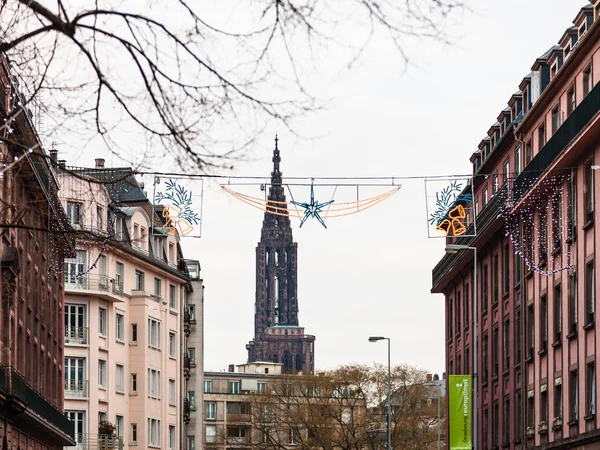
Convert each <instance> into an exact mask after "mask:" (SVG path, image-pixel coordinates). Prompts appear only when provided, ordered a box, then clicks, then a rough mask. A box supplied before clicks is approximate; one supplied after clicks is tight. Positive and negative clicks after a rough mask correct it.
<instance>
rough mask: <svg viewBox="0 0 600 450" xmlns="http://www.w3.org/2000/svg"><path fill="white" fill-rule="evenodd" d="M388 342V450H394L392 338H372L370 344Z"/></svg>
mask: <svg viewBox="0 0 600 450" xmlns="http://www.w3.org/2000/svg"><path fill="white" fill-rule="evenodd" d="M384 339H385V340H387V343H388V385H387V450H392V366H391V358H390V338H387V337H383V336H371V337H370V338H369V342H377V341H383V340H384Z"/></svg>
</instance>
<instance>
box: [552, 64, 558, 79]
mask: <svg viewBox="0 0 600 450" xmlns="http://www.w3.org/2000/svg"><path fill="white" fill-rule="evenodd" d="M556 72H558V63H554V64H552V67H550V79H552V78H554V77H555V76H556Z"/></svg>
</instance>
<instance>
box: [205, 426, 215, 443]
mask: <svg viewBox="0 0 600 450" xmlns="http://www.w3.org/2000/svg"><path fill="white" fill-rule="evenodd" d="M205 431H206V436H205V439H204V442H206V443H207V444H214V443H215V442H217V426H216V425H206V427H205Z"/></svg>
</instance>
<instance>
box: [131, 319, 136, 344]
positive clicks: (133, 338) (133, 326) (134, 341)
mask: <svg viewBox="0 0 600 450" xmlns="http://www.w3.org/2000/svg"><path fill="white" fill-rule="evenodd" d="M131 343H132V344H137V323H132V324H131Z"/></svg>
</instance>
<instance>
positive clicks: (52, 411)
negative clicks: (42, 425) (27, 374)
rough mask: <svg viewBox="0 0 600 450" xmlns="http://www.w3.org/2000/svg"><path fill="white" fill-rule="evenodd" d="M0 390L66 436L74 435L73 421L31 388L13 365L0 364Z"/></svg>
mask: <svg viewBox="0 0 600 450" xmlns="http://www.w3.org/2000/svg"><path fill="white" fill-rule="evenodd" d="M0 390H2V391H3V392H4V393H6V394H7V395H8V396H9V397H12V398H14V399H16V400H17V401H18V402H19V403H21V404H23V405H24V406H25V408H26V409H29V410H30V411H32V412H34V413H35V414H37V415H38V416H39V417H40V418H41V419H42V420H45V421H47V422H48V423H49V424H51V425H52V426H54V427H55V428H57V429H59V430H61V431H62V432H63V433H65V434H66V435H67V436H70V437H71V438H72V437H73V436H74V434H75V428H74V424H73V422H71V421H70V420H69V418H68V417H66V416H65V415H64V414H63V413H62V412H61V411H60V410H59V409H58V408H56V407H55V406H54V405H52V404H51V403H50V402H48V400H46V399H45V398H44V397H42V396H41V395H40V394H39V393H38V392H37V391H36V390H35V389H33V388H32V387H31V386H30V385H29V383H27V381H25V378H24V377H23V375H21V374H20V373H19V372H18V371H17V370H16V369H14V368H13V367H5V366H3V365H1V364H0Z"/></svg>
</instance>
